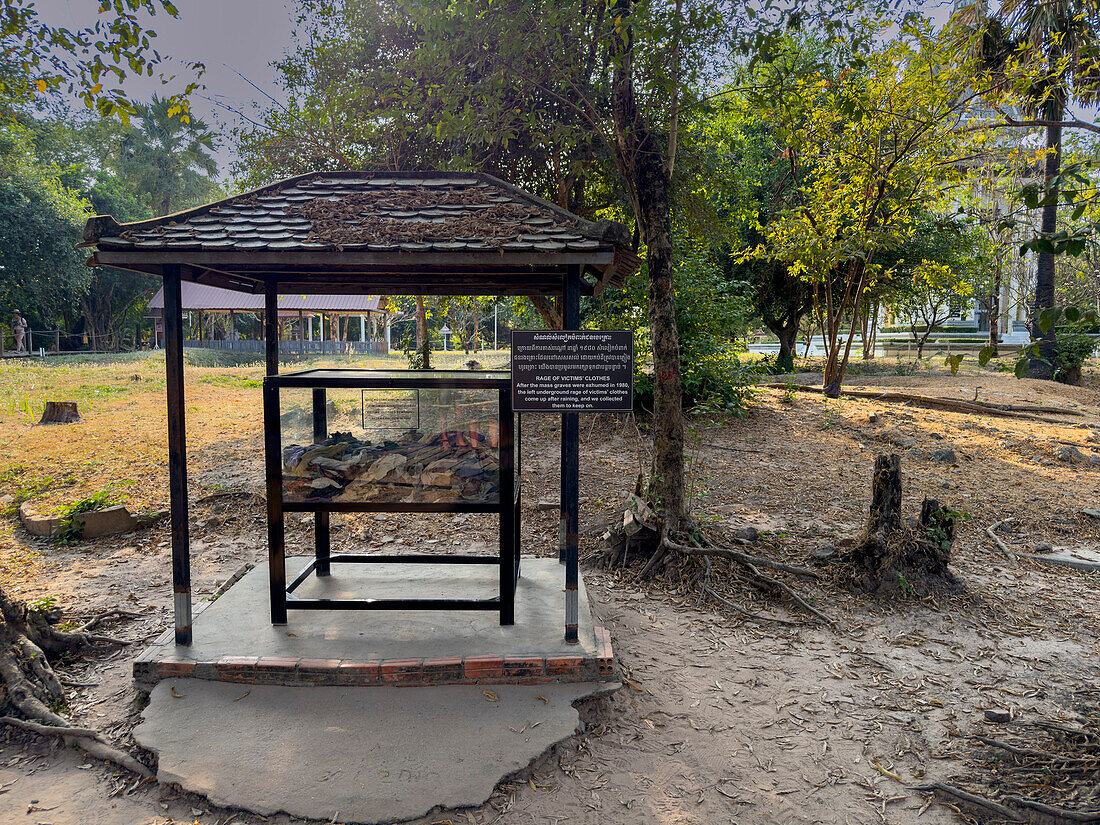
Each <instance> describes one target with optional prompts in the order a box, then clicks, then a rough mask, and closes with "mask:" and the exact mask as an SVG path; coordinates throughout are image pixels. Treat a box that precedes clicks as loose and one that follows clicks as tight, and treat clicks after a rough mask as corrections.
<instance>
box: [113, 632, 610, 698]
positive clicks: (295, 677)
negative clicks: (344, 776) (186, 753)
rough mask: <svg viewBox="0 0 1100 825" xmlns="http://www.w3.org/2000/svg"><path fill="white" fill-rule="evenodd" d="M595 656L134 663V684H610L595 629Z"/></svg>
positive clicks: (604, 639)
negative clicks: (176, 681)
mask: <svg viewBox="0 0 1100 825" xmlns="http://www.w3.org/2000/svg"><path fill="white" fill-rule="evenodd" d="M595 631H596V655H595V656H573V655H564V656H533V655H522V656H505V655H497V654H482V655H476V656H464V657H463V656H440V657H428V658H419V659H418V658H407V659H371V660H366V661H359V660H352V659H306V658H281V657H274V656H262V657H257V656H223V657H221V658H220V659H218V660H217V661H216V662H180V661H151V660H149V661H140V660H139V661H135V662H134V680H135V681H137V682H139V683H141V684H143V685H152V684H155V683H156V682H159V681H160V680H161V679H171V678H177V677H183V678H190V679H207V680H211V681H220V682H240V683H243V684H277V685H332V686H372V685H397V686H403V687H413V686H427V685H474V684H514V685H538V684H545V683H549V682H591V681H613V680H614V679H615V678H616V667H615V653H614V650H613V649H612V647H611V633H610V631H608V630H607V628H604V627H600V626H598V625H597V626H596V628H595Z"/></svg>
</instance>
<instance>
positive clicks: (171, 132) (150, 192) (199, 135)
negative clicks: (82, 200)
mask: <svg viewBox="0 0 1100 825" xmlns="http://www.w3.org/2000/svg"><path fill="white" fill-rule="evenodd" d="M174 106H175V104H174V103H173V102H172V101H171V100H168V99H165V98H159V97H157V96H156V95H153V99H152V101H151V102H150V103H148V104H142V105H138V106H136V107H135V113H136V117H135V118H134V120H135V121H136V124H135V125H134V127H133V128H131V129H129V130H128V131H127V132H126V133H125V134H124V135H123V137H122V141H121V146H120V153H119V161H118V169H119V173H120V174H121V175H122V177H123V179H124V180H126V181H127V183H128V185H129V187H130V189H131V191H132V192H133V193H134V194H135V195H136V196H137V197H138V198H139V199H141V200H142V202H143V204H144V206H145V207H146V208H147V209H148V210H149V212H150V213H151V214H154V215H167V214H169V213H170V212H174V211H178V210H179V209H183V208H186V207H188V206H195V205H198V204H201V203H204V202H206V201H208V200H212V199H216V198H217V197H219V196H220V195H221V190H220V188H219V187H218V186H217V184H216V183H215V182H214V180H213V175H214V174H215V173H216V172H217V165H216V164H215V162H214V158H213V156H212V155H211V154H210V153H211V152H212V151H213V150H214V133H213V132H211V131H210V129H209V128H208V127H207V125H206V124H205V123H203V122H202V121H201V120H198V119H196V118H189V119H188V120H187V121H184V120H182V119H181V118H180V117H178V114H177V115H173V114H172V111H173V108H174Z"/></svg>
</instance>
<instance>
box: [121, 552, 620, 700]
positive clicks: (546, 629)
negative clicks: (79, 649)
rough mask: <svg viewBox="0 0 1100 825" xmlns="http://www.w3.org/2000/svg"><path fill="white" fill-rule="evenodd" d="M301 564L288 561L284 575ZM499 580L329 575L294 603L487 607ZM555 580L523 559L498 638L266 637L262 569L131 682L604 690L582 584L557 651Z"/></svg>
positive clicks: (446, 617) (300, 633)
mask: <svg viewBox="0 0 1100 825" xmlns="http://www.w3.org/2000/svg"><path fill="white" fill-rule="evenodd" d="M307 561H308V560H307V559H306V558H301V557H297V558H292V559H288V560H287V570H288V574H289V575H290V576H293V575H294V574H295V573H296V572H297V571H298V570H300V569H301V568H302V567H303V566H304V565H305V564H306V563H307ZM497 575H498V572H497V568H496V567H495V566H490V565H452V564H448V565H442V564H441V565H431V564H408V565H395V564H340V565H335V564H334V565H333V571H332V575H331V576H329V577H326V578H315V577H313V578H310V579H309V580H308V581H306V582H305V583H303V584H302V586H301V587H300V588H299V589H298V591H297V592H298V593H299V594H301V595H302V596H323V597H327V598H351V597H360V598H361V597H377V598H394V597H401V596H404V597H419V598H432V597H440V596H445V597H452V598H453V597H470V598H485V597H486V596H490V595H492V594H494V593H495V592H496V588H497V586H498V579H497ZM564 580H565V573H564V568H563V567H562V566H561V565H560V564H558V563H557V561H556V560H554V559H542V558H525V559H524V560H523V565H522V575H521V576H520V580H519V582H518V584H517V592H516V623H515V624H514V625H512V626H507V627H502V626H501V625H500V624H499V617H498V614H496V613H494V612H490V611H485V612H480V611H477V612H475V611H373V612H372V611H294V610H291V611H290V614H289V621H288V623H287V625H286V626H284V627H275V626H273V625H272V624H271V620H270V612H269V603H268V576H267V565H266V564H261V565H257V566H256V567H255V568H254V569H252V570H251V571H249V572H248V573H247V574H246V575H245V576H244V577H243V578H242V579H241V580H240V581H239V582H237V583H236V584H234V585H233V586H232V587H230V588H229V590H228V591H227V592H226V593H225V594H224V595H222V596H221V597H220V598H218V599H217V600H216V601H215V602H213V603H212V604H210V605H209V606H208V607H206V608H205V609H204V610H203V611H202V612H201V613H199V614H198V615H196V616H195V618H194V624H193V628H194V640H193V643H192V645H191V646H190V647H177V646H176V645H175V643H174V641H173V639H172V637H171V633H166V634H165V635H164V636H162V637H161V638H160V639H158V640H157V641H156V643H154V644H153V645H152V646H150V647H149V648H148V649H147V650H146V651H145V652H143V653H142V654H141V655H140V656H139V658H138V660H137V662H135V664H134V679H135V681H136V682H138V684H139V686H141V687H143V688H146V689H148V688H149V687H151V686H152V685H153V684H155V683H156V682H157V681H158V680H159V679H161V678H168V677H173V676H189V677H197V678H204V679H225V680H232V681H239V682H253V683H257V682H258V683H262V682H269V683H272V682H273V683H281V684H291V683H301V682H308V683H310V684H331V685H353V684H380V683H384V682H402V683H405V684H419V683H435V684H438V683H455V682H459V683H461V682H468V681H471V680H474V679H477V680H479V681H498V682H499V681H504V682H516V681H521V680H523V679H528V680H551V679H554V680H559V681H560V680H571V681H586V680H589V679H613V678H614V676H615V674H614V670H615V668H614V657H613V653H612V651H611V641H610V636H609V635H608V634H607V632H606V631H605V630H604V629H603V628H597V627H596V626H595V625H594V624H593V621H592V613H591V610H590V609H589V606H588V597H587V593H586V591H585V588H584V582H583V580H582V582H581V584H580V594H579V595H580V628H579V637H580V641H579V643H578V644H567V643H566V642H565V635H564V632H565V628H564V612H565V611H564V605H565V586H564ZM536 660H538V661H536ZM388 662H389V663H392V667H391V668H390V673H389V676H388V677H387V663H388Z"/></svg>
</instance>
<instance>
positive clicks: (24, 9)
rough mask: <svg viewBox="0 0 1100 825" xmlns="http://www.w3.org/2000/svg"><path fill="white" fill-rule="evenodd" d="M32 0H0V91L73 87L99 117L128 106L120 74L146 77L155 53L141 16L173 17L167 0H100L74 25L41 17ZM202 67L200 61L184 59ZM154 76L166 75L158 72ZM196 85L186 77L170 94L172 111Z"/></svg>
mask: <svg viewBox="0 0 1100 825" xmlns="http://www.w3.org/2000/svg"><path fill="white" fill-rule="evenodd" d="M35 5H36V4H35V3H34V2H32V0H4V2H3V6H2V7H0V49H2V50H3V53H4V67H3V70H2V71H0V97H3V98H19V99H27V98H29V97H32V96H38V97H42V96H45V95H48V94H51V93H54V92H66V93H68V94H70V95H76V96H78V97H80V98H81V99H82V100H83V101H84V105H85V106H87V107H88V108H89V109H93V110H94V111H95V112H96V113H97V114H98V115H99V116H100V117H109V116H112V115H119V116H121V117H123V118H125V117H126V116H127V115H128V114H129V113H130V112H132V111H133V105H132V104H131V103H130V100H129V98H128V97H127V95H126V93H125V92H124V91H123V90H122V88H121V85H122V83H123V81H124V80H125V79H126V78H127V77H128V76H131V75H137V76H141V75H146V76H149V77H152V76H153V75H154V73H155V72H156V69H157V67H158V65H159V64H160V62H161V60H162V58H161V55H160V53H159V52H157V51H156V49H154V48H153V39H154V38H155V37H156V32H155V31H153V30H152V29H150V28H148V26H147V22H148V21H147V20H146V18H147V17H148V18H152V17H155V16H156V15H157V14H158V13H160V12H164V13H166V14H168V15H170V16H172V17H178V16H179V12H178V10H177V9H176V7H175V5H174V4H173V3H172V2H171V0H101V2H100V3H99V4H98V5H99V14H98V16H97V18H96V20H95V23H94V24H92V25H91V26H88V27H86V28H82V29H74V28H66V27H61V26H50V25H47V24H46V23H43V22H42V19H41V18H40V17H39V15H38V9H37V8H35ZM185 65H187V66H188V67H189V68H190V69H191V70H193V71H194V72H195V74H196V78H197V77H199V76H201V75H202V72H203V66H202V64H201V63H189V64H185ZM160 78H161V80H162V82H167V80H168V78H166V77H165V76H164V75H160ZM196 88H197V85H196V84H195V83H189V84H188V85H187V87H186V89H185V90H184V91H183V94H182V95H181V96H179V97H177V98H174V104H173V105H174V107H175V110H176V113H177V114H178V115H180V116H183V117H186V116H187V112H188V109H187V100H186V95H189V94H190V93H191V92H193V91H194V90H195V89H196Z"/></svg>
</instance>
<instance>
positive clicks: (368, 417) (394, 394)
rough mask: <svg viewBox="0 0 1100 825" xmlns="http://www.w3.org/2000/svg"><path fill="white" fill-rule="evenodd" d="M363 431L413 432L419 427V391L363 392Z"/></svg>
mask: <svg viewBox="0 0 1100 825" xmlns="http://www.w3.org/2000/svg"><path fill="white" fill-rule="evenodd" d="M361 415H362V418H363V429H365V430H415V429H417V428H419V427H420V390H363V407H362V411H361Z"/></svg>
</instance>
